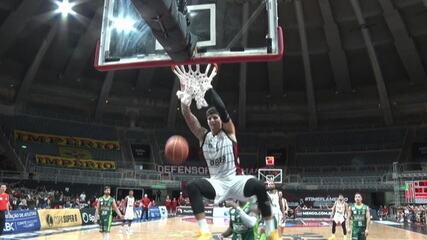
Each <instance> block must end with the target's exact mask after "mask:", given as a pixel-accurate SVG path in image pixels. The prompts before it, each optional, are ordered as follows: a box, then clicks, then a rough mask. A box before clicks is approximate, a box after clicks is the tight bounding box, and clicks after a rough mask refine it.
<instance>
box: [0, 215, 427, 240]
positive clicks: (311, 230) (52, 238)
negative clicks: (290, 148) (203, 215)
mask: <svg viewBox="0 0 427 240" xmlns="http://www.w3.org/2000/svg"><path fill="white" fill-rule="evenodd" d="M210 223H213V224H211V225H210V228H211V230H212V231H213V232H215V233H221V232H222V231H224V230H225V229H226V228H227V222H226V221H225V220H224V219H215V220H214V221H213V222H212V221H210ZM384 223H386V224H383V223H376V222H375V223H372V225H371V228H370V233H369V237H368V239H369V240H404V239H408V240H427V231H426V228H425V226H424V227H421V226H420V228H419V229H417V228H416V227H415V228H413V229H411V230H407V229H402V228H401V227H399V225H398V224H395V223H392V222H384ZM387 224H388V225H387ZM393 225H395V226H393ZM196 230H197V224H196V223H195V222H194V219H192V218H182V217H175V218H169V219H165V220H157V221H151V222H142V223H135V224H133V226H132V229H131V233H130V234H126V233H124V231H123V230H122V228H121V227H120V226H117V225H116V226H113V227H112V231H111V233H110V236H109V239H110V240H127V239H147V240H148V239H150V240H193V239H196V238H195V234H196ZM330 231H331V228H330V225H329V223H327V222H322V221H317V222H315V221H312V222H305V221H293V222H291V224H289V226H288V227H286V228H285V233H284V234H283V239H284V240H325V239H327V238H328V237H329V236H330ZM336 236H337V239H338V240H341V239H343V235H342V231H341V228H338V229H337V234H336ZM0 239H2V240H6V239H7V240H12V239H14V240H18V239H28V240H29V239H34V240H42V239H43V240H57V239H61V240H98V239H99V240H103V239H104V238H103V236H102V234H101V233H99V232H98V228H96V227H95V226H87V227H76V228H68V229H61V230H51V231H49V230H48V231H40V232H35V233H26V234H16V235H6V236H3V238H1V237H0Z"/></svg>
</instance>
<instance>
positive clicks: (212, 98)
mask: <svg viewBox="0 0 427 240" xmlns="http://www.w3.org/2000/svg"><path fill="white" fill-rule="evenodd" d="M205 99H206V102H207V103H208V104H209V105H210V106H214V107H215V108H216V110H217V111H218V113H219V117H220V118H221V121H222V128H223V130H224V132H225V133H226V134H227V135H228V136H229V137H230V138H231V139H232V140H234V141H236V142H237V138H236V128H235V127H234V123H233V120H231V118H230V114H228V111H227V109H226V107H225V104H224V102H223V101H222V99H221V97H220V96H219V95H218V93H217V92H216V91H215V89H213V88H210V89H208V90H207V91H206V93H205Z"/></svg>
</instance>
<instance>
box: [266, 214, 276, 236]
mask: <svg viewBox="0 0 427 240" xmlns="http://www.w3.org/2000/svg"><path fill="white" fill-rule="evenodd" d="M264 222H265V233H266V234H267V236H270V234H271V233H272V232H273V231H274V230H276V228H275V227H274V219H273V218H271V219H266V220H265V221H264Z"/></svg>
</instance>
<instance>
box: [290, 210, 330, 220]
mask: <svg viewBox="0 0 427 240" xmlns="http://www.w3.org/2000/svg"><path fill="white" fill-rule="evenodd" d="M331 214H332V210H328V209H302V210H300V211H298V212H296V216H297V217H301V218H322V219H324V218H330V217H331Z"/></svg>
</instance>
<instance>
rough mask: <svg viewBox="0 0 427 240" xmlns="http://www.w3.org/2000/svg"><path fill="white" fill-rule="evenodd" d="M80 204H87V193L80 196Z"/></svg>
mask: <svg viewBox="0 0 427 240" xmlns="http://www.w3.org/2000/svg"><path fill="white" fill-rule="evenodd" d="M80 202H86V193H85V192H82V193H81V194H80Z"/></svg>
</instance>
